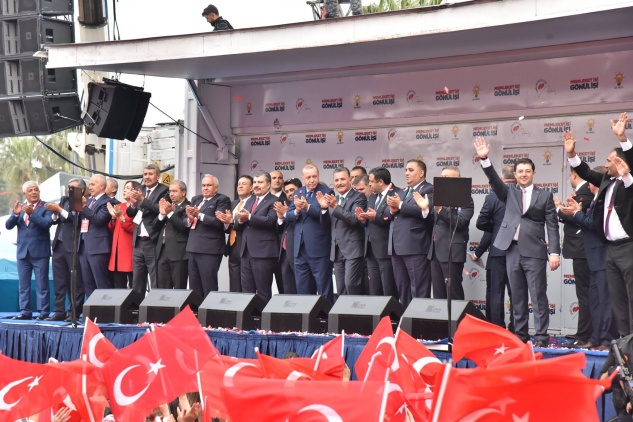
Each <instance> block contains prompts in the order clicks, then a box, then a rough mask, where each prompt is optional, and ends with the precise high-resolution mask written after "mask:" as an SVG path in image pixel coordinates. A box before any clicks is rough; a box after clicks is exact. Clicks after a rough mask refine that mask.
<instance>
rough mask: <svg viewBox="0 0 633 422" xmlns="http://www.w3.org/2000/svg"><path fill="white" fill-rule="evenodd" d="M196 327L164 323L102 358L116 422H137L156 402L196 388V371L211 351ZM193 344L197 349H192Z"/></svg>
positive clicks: (205, 336) (197, 376) (210, 355)
mask: <svg viewBox="0 0 633 422" xmlns="http://www.w3.org/2000/svg"><path fill="white" fill-rule="evenodd" d="M181 314H182V312H181ZM177 322H178V321H177ZM196 325H197V329H189V328H186V327H181V326H180V325H179V323H177V324H174V325H169V323H168V324H166V325H165V326H164V327H162V328H158V329H156V330H155V331H152V332H149V333H147V334H145V335H144V336H143V337H141V338H140V339H139V340H137V341H136V342H134V343H132V344H131V345H129V346H127V347H125V348H123V349H119V350H118V351H117V352H115V353H114V354H113V355H112V356H111V357H110V359H108V361H107V362H106V364H105V365H104V367H103V375H104V379H105V381H106V386H107V387H108V395H109V397H110V404H111V406H110V407H111V408H112V413H113V414H114V415H115V417H116V419H117V420H125V421H127V420H141V419H140V418H143V417H145V415H147V414H148V413H149V412H150V411H151V410H152V409H153V408H154V407H155V406H157V405H158V404H161V403H166V402H169V401H171V400H173V398H174V397H176V396H178V395H179V394H182V393H186V392H190V391H198V390H199V388H200V381H199V372H200V370H201V368H202V367H203V366H204V364H205V363H206V362H207V361H209V360H210V359H212V358H213V356H215V353H216V352H217V350H216V349H215V348H210V347H208V345H209V344H210V342H209V343H207V341H208V336H207V335H206V333H205V332H204V331H203V330H202V329H201V328H200V325H199V323H198V322H197V321H196ZM181 329H182V331H181ZM185 336H186V337H185ZM195 342H200V347H195V348H194V347H193V344H195Z"/></svg>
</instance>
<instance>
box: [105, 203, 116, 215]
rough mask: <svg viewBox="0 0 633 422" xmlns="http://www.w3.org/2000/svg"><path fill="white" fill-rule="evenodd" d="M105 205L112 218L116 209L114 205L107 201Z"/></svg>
mask: <svg viewBox="0 0 633 422" xmlns="http://www.w3.org/2000/svg"><path fill="white" fill-rule="evenodd" d="M106 206H107V207H108V212H109V213H110V215H111V216H112V218H114V217H116V211H115V210H114V206H113V205H112V203H111V202H108V203H107V204H106Z"/></svg>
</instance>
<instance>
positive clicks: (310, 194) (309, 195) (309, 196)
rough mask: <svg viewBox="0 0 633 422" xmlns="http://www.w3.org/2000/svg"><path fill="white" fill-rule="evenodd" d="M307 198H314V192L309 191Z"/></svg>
mask: <svg viewBox="0 0 633 422" xmlns="http://www.w3.org/2000/svg"><path fill="white" fill-rule="evenodd" d="M306 198H308V199H310V198H312V191H311V190H309V191H308V194H307V195H306Z"/></svg>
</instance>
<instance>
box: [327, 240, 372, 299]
mask: <svg viewBox="0 0 633 422" xmlns="http://www.w3.org/2000/svg"><path fill="white" fill-rule="evenodd" d="M335 256H336V260H335V261H334V276H335V277H336V291H337V292H338V294H339V296H340V295H364V294H365V287H364V285H363V277H364V275H365V260H364V259H363V258H362V257H361V258H353V259H347V258H345V257H344V256H343V253H342V252H341V250H340V249H339V247H338V246H337V247H336V249H335Z"/></svg>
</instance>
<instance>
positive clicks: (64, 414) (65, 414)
mask: <svg viewBox="0 0 633 422" xmlns="http://www.w3.org/2000/svg"><path fill="white" fill-rule="evenodd" d="M69 420H70V409H69V408H67V407H65V406H64V407H61V408H60V409H59V410H58V411H57V413H55V416H53V420H52V422H66V421H69Z"/></svg>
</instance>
